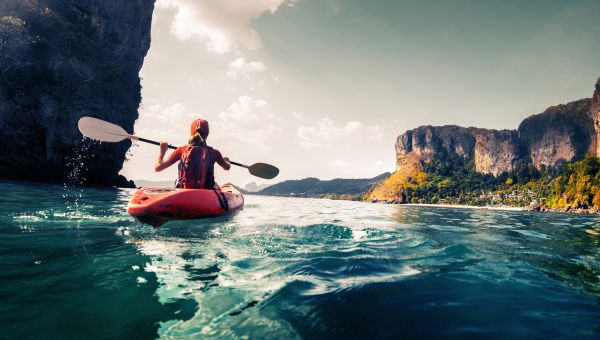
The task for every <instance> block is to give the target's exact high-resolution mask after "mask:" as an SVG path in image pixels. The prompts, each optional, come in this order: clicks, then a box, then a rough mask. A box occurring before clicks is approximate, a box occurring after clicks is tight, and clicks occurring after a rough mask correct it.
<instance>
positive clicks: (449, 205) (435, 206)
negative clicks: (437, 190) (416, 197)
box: [398, 203, 529, 211]
mask: <svg viewBox="0 0 600 340" xmlns="http://www.w3.org/2000/svg"><path fill="white" fill-rule="evenodd" d="M398 205H407V206H414V207H432V208H457V209H486V210H506V211H529V210H527V208H524V207H509V206H477V205H465V204H435V203H400V204H398Z"/></svg>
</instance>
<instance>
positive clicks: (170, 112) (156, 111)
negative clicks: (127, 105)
mask: <svg viewBox="0 0 600 340" xmlns="http://www.w3.org/2000/svg"><path fill="white" fill-rule="evenodd" d="M195 117H196V114H195V113H193V112H192V111H190V110H188V109H187V108H186V107H185V106H183V104H181V103H175V104H173V105H171V106H169V107H166V108H163V107H161V106H160V105H150V106H148V107H142V109H141V112H140V119H141V118H144V119H146V118H148V119H155V120H158V121H160V122H162V123H176V122H179V121H181V120H182V119H183V118H185V119H187V120H189V119H193V118H195Z"/></svg>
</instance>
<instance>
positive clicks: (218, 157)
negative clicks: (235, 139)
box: [213, 149, 231, 170]
mask: <svg viewBox="0 0 600 340" xmlns="http://www.w3.org/2000/svg"><path fill="white" fill-rule="evenodd" d="M213 150H214V155H215V160H216V161H217V163H218V164H219V165H220V166H221V168H223V169H225V170H229V169H230V168H231V164H230V163H229V158H227V157H223V156H222V155H221V152H219V150H215V149H213Z"/></svg>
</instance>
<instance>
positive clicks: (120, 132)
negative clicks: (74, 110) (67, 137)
mask: <svg viewBox="0 0 600 340" xmlns="http://www.w3.org/2000/svg"><path fill="white" fill-rule="evenodd" d="M77 126H78V127H79V131H81V133H82V134H83V135H84V136H86V137H88V138H92V139H95V140H99V141H102V142H113V143H114V142H120V141H122V140H124V139H126V138H130V137H131V136H130V135H129V134H128V133H127V131H125V130H124V129H123V128H122V127H120V126H118V125H115V124H112V123H109V122H106V121H103V120H101V119H98V118H92V117H82V118H81V119H79V122H78V123H77Z"/></svg>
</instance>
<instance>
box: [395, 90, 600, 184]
mask: <svg viewBox="0 0 600 340" xmlns="http://www.w3.org/2000/svg"><path fill="white" fill-rule="evenodd" d="M599 136H600V79H599V82H598V83H596V91H595V92H594V97H593V98H592V99H581V100H577V101H574V102H571V103H568V104H562V105H556V106H552V107H549V108H548V109H546V110H545V111H544V112H542V113H540V114H537V115H533V116H531V117H528V118H527V119H525V120H523V122H521V124H520V125H519V128H518V130H502V131H498V130H489V129H479V128H472V127H470V128H464V127H460V126H454V125H450V126H421V127H418V128H416V129H413V130H408V131H406V132H405V133H404V134H402V135H400V136H399V137H398V139H397V141H396V171H398V170H400V169H401V168H402V167H404V166H414V164H415V159H417V160H418V161H419V162H421V161H422V162H426V163H428V162H431V161H432V160H434V159H446V158H447V157H449V156H450V157H452V156H458V157H460V158H463V159H464V160H465V162H467V161H473V163H474V166H475V170H476V171H477V172H480V173H485V174H492V175H494V176H498V175H500V174H501V173H503V172H510V171H511V170H513V169H514V167H515V165H516V164H517V163H519V162H522V163H525V164H531V165H532V166H534V167H535V168H537V169H541V168H542V167H554V166H556V165H557V164H559V163H561V162H566V161H571V160H574V159H580V158H582V157H583V156H584V155H585V154H586V153H587V152H590V153H593V154H598V155H600V148H599V147H598V145H599V143H600V141H599V140H598V138H599Z"/></svg>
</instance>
